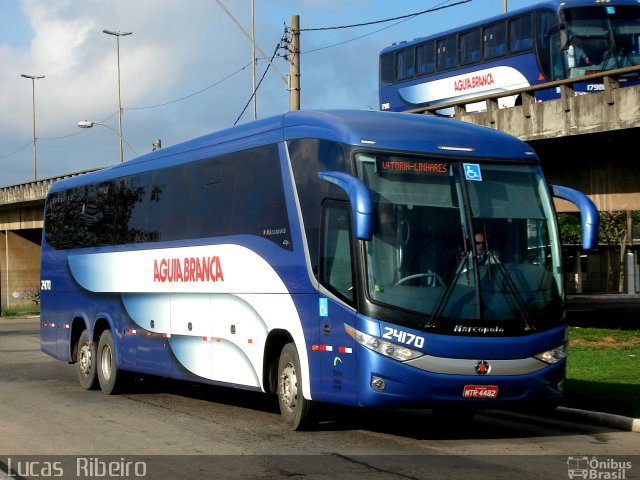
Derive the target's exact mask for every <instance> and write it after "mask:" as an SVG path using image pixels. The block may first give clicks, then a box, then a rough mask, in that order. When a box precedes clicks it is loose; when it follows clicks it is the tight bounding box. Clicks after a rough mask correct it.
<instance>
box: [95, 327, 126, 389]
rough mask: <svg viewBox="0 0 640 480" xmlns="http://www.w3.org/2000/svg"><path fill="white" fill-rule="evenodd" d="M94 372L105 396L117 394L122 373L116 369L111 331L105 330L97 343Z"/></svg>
mask: <svg viewBox="0 0 640 480" xmlns="http://www.w3.org/2000/svg"><path fill="white" fill-rule="evenodd" d="M97 353H98V355H97V359H98V361H97V362H96V370H97V371H98V382H99V383H100V388H101V389H102V391H103V392H104V393H106V394H107V395H112V394H115V393H117V392H118V390H119V388H120V386H121V385H122V383H123V378H122V377H123V372H122V371H120V370H118V367H116V358H115V347H114V345H113V335H112V334H111V330H105V331H104V332H102V335H100V341H99V342H98V351H97Z"/></svg>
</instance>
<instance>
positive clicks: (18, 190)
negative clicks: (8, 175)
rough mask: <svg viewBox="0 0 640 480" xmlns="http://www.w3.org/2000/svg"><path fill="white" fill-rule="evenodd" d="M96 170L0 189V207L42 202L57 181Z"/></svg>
mask: <svg viewBox="0 0 640 480" xmlns="http://www.w3.org/2000/svg"><path fill="white" fill-rule="evenodd" d="M96 170H101V169H100V168H93V169H90V170H83V171H80V172H74V173H66V174H64V175H59V176H57V177H51V178H42V179H39V180H32V181H30V182H25V183H18V184H16V185H8V186H6V187H0V206H1V205H11V204H16V203H23V202H33V201H38V200H44V199H45V198H46V196H47V192H48V191H49V188H50V187H51V185H53V184H54V183H55V182H57V181H58V180H62V179H63V178H69V177H75V176H77V175H82V174H84V173H89V172H94V171H96Z"/></svg>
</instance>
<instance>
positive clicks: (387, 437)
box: [0, 319, 640, 480]
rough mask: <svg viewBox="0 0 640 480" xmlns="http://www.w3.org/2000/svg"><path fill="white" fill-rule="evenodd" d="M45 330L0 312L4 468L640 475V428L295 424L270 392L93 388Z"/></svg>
mask: <svg viewBox="0 0 640 480" xmlns="http://www.w3.org/2000/svg"><path fill="white" fill-rule="evenodd" d="M38 327H39V323H38V319H30V320H7V319H2V320H0V470H2V471H4V472H5V473H4V474H1V473H0V478H3V476H4V478H5V479H6V478H54V477H55V476H56V475H55V474H56V473H61V474H62V477H60V478H96V477H100V478H109V477H108V476H107V477H105V475H100V474H101V473H104V472H105V471H106V470H105V469H108V468H112V469H113V471H112V473H115V475H111V476H110V478H140V477H145V478H153V479H156V478H187V479H191V478H193V479H196V478H197V479H200V478H242V479H247V478H248V479H267V478H285V477H293V478H300V479H302V478H304V479H316V478H318V479H319V478H332V479H334V478H335V479H342V478H367V479H368V480H376V479H383V478H384V479H395V478H397V479H423V478H443V479H458V478H460V479H465V480H468V479H475V478H482V479H487V478H490V479H493V478H505V479H514V478H518V479H520V478H522V479H534V478H535V479H539V478H546V479H555V478H558V479H566V478H568V475H569V473H572V474H576V472H577V474H578V475H580V474H582V473H584V472H587V474H589V472H590V471H591V470H593V471H594V472H596V473H598V472H604V474H607V475H608V476H607V477H606V478H624V479H633V478H640V434H638V433H634V432H627V431H620V430H616V429H613V428H609V427H602V426H595V425H590V424H581V423H571V422H568V421H561V420H557V419H543V418H540V419H531V418H518V417H515V418H514V417H513V416H508V415H501V414H500V413H491V414H487V415H484V414H483V415H478V416H477V417H476V418H475V419H474V420H473V422H471V423H470V424H468V425H466V426H464V427H459V428H454V427H453V426H451V425H442V424H439V423H438V422H436V420H435V419H434V417H432V416H431V413H430V412H429V411H415V412H414V411H411V412H409V411H361V410H355V409H331V410H327V411H325V413H324V416H323V421H322V422H321V423H320V424H319V426H318V428H317V429H316V430H315V431H311V432H291V431H289V430H288V429H287V428H286V427H285V426H284V424H283V422H282V421H281V419H280V416H279V413H278V408H277V402H276V401H275V398H273V397H270V396H266V395H263V394H256V393H251V392H243V391H236V390H231V389H224V388H216V387H210V386H202V385H191V384H185V383H180V382H167V381H150V380H147V381H143V382H139V383H138V385H137V386H136V387H135V388H134V389H132V390H131V391H129V392H127V393H124V394H121V395H117V396H106V395H104V394H102V393H101V392H100V391H85V390H82V389H81V388H80V386H79V384H78V381H77V379H76V373H75V369H74V368H75V367H74V366H73V365H67V364H65V363H63V362H59V361H57V360H54V359H52V358H50V357H48V356H47V355H45V354H43V353H42V352H41V351H40V345H39V331H38ZM594 458H595V459H596V460H595V461H594V460H593V459H594ZM594 462H595V463H594ZM590 463H591V465H589V464H590ZM592 467H594V468H592ZM46 468H48V469H49V470H48V471H45V470H43V469H46ZM20 469H21V470H20ZM127 469H128V470H127ZM125 471H126V473H127V475H124V474H118V472H123V473H125ZM614 471H615V472H618V475H620V472H622V473H624V477H620V476H618V477H611V476H610V474H611V473H613V472H614ZM44 473H50V474H51V475H50V476H49V477H47V476H46V475H44ZM143 474H144V475H143ZM605 476H606V475H601V476H600V477H598V478H605ZM592 478H593V477H592Z"/></svg>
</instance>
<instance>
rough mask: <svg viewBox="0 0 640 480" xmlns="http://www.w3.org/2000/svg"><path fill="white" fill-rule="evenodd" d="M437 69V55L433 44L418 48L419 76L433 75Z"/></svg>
mask: <svg viewBox="0 0 640 480" xmlns="http://www.w3.org/2000/svg"><path fill="white" fill-rule="evenodd" d="M435 69H436V55H435V50H434V46H433V42H427V43H424V44H422V45H418V46H417V47H416V71H417V74H418V75H425V74H427V73H433V72H434V71H435Z"/></svg>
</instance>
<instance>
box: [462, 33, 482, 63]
mask: <svg viewBox="0 0 640 480" xmlns="http://www.w3.org/2000/svg"><path fill="white" fill-rule="evenodd" d="M458 45H459V49H460V50H459V57H458V61H459V64H460V65H467V64H469V63H475V62H477V61H478V60H480V29H479V28H478V29H475V30H471V31H469V32H465V33H462V34H461V35H460V37H459V38H458Z"/></svg>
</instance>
